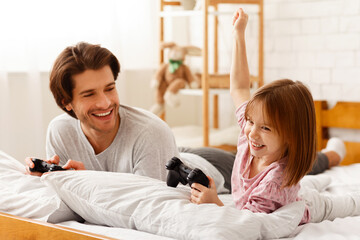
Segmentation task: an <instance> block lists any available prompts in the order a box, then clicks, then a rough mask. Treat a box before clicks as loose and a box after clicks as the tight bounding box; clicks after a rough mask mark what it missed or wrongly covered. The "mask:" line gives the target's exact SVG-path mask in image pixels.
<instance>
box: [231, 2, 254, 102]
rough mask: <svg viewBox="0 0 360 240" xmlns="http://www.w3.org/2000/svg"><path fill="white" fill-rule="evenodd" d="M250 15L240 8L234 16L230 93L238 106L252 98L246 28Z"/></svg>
mask: <svg viewBox="0 0 360 240" xmlns="http://www.w3.org/2000/svg"><path fill="white" fill-rule="evenodd" d="M247 20H248V15H247V14H246V13H245V12H244V11H243V9H242V8H239V9H238V10H237V11H236V12H235V14H234V17H233V26H234V27H233V38H234V40H233V52H232V64H231V70H230V94H231V97H232V99H233V102H234V105H235V107H236V108H238V107H239V106H240V105H241V104H242V103H243V102H245V101H247V100H249V99H250V73H249V67H248V62H247V57H246V46H245V28H246V24H247Z"/></svg>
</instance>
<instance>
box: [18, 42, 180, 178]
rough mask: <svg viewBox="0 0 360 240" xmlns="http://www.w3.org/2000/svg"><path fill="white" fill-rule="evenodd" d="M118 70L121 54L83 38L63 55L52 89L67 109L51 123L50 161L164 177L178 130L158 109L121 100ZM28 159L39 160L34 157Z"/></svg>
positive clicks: (174, 150)
mask: <svg viewBox="0 0 360 240" xmlns="http://www.w3.org/2000/svg"><path fill="white" fill-rule="evenodd" d="M119 72H120V64H119V62H118V60H117V58H116V57H115V56H114V55H113V54H112V53H111V52H110V51H109V50H108V49H106V48H102V47H100V46H99V45H92V44H89V43H84V42H81V43H78V44H77V45H76V46H71V47H67V48H66V49H65V50H64V51H63V52H62V53H61V54H60V55H59V56H58V58H57V59H56V61H55V63H54V66H53V69H52V71H51V74H50V89H51V91H52V93H53V96H54V98H55V101H56V103H57V105H58V106H59V107H60V108H62V109H63V110H64V111H65V112H66V113H67V114H62V115H60V116H58V117H56V118H54V119H53V120H52V121H51V123H50V124H49V127H48V132H47V139H46V152H47V157H48V158H50V157H51V156H53V157H51V158H50V160H48V162H50V163H56V164H60V165H64V166H63V168H65V169H70V168H73V169H75V170H84V169H88V170H99V171H112V172H127V173H135V174H139V175H143V176H149V177H152V178H156V179H160V180H165V179H166V169H165V164H166V162H167V161H168V160H170V159H171V158H172V157H173V156H179V154H178V150H177V148H176V144H175V139H174V137H173V134H172V132H171V130H170V128H169V127H168V126H167V124H166V123H164V122H163V121H162V120H160V119H159V118H157V117H156V116H155V115H153V114H151V113H149V112H147V111H145V110H141V109H137V108H133V107H129V106H124V105H120V102H119V97H118V94H117V91H116V87H115V81H116V79H117V76H118V74H119ZM25 161H26V163H27V165H28V166H29V167H33V166H34V165H33V163H32V161H31V158H26V159H25ZM29 173H30V172H29ZM30 174H33V175H41V173H30Z"/></svg>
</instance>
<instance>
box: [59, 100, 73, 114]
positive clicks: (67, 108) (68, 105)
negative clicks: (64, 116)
mask: <svg viewBox="0 0 360 240" xmlns="http://www.w3.org/2000/svg"><path fill="white" fill-rule="evenodd" d="M61 103H62V104H63V106H64V108H65V109H66V110H67V111H68V112H70V111H71V110H73V109H72V106H71V103H68V104H65V101H64V99H63V100H62V101H61Z"/></svg>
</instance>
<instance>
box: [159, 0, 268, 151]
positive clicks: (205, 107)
mask: <svg viewBox="0 0 360 240" xmlns="http://www.w3.org/2000/svg"><path fill="white" fill-rule="evenodd" d="M201 1H202V4H201V7H202V9H201V10H190V11H189V10H186V11H185V10H184V11H165V6H180V5H181V2H180V1H171V0H169V1H166V0H160V14H159V17H160V38H159V39H160V41H161V42H163V41H164V17H171V16H174V17H180V16H201V17H202V19H203V27H202V30H203V46H202V73H201V76H200V77H201V94H200V93H199V91H197V90H195V91H194V93H195V95H202V117H203V124H202V125H203V126H202V127H203V145H204V146H209V145H210V143H209V91H212V89H219V88H220V89H227V88H229V85H230V80H229V74H219V73H218V70H219V66H218V23H219V22H218V17H219V16H220V15H222V14H232V12H231V13H229V12H225V13H224V12H220V11H218V9H219V5H221V4H255V5H257V6H258V9H259V10H258V17H259V29H258V31H259V46H258V50H259V53H258V75H257V76H251V82H252V83H255V84H256V86H262V85H263V79H264V70H263V69H264V55H263V52H264V40H263V39H264V30H263V29H264V25H263V21H264V7H263V0H201ZM210 16H211V17H214V35H213V36H212V37H213V39H214V45H213V46H212V47H213V48H214V66H213V69H214V72H213V73H209V44H208V43H209V17H210ZM159 54H160V57H159V61H160V62H159V64H161V63H163V62H164V52H163V50H160V53H159ZM187 94H189V92H187ZM212 95H213V118H214V121H213V124H214V126H213V127H214V128H218V116H219V114H218V94H212ZM162 118H163V119H165V115H163V116H162ZM214 147H221V148H223V149H226V150H230V149H231V150H234V148H233V147H232V146H214Z"/></svg>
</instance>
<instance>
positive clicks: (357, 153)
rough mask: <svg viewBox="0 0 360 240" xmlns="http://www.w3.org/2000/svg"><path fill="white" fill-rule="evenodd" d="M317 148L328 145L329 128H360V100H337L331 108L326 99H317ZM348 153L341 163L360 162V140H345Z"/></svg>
mask: <svg viewBox="0 0 360 240" xmlns="http://www.w3.org/2000/svg"><path fill="white" fill-rule="evenodd" d="M315 109H316V123H317V124H316V125H317V129H316V133H317V149H318V150H321V149H323V148H324V147H325V146H326V143H327V141H328V139H329V128H343V129H360V102H337V103H336V105H335V106H334V107H333V108H331V109H329V108H328V104H327V102H326V101H315ZM345 145H346V150H347V154H346V156H345V158H344V160H343V161H342V162H341V165H349V164H352V163H359V162H360V142H345Z"/></svg>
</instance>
